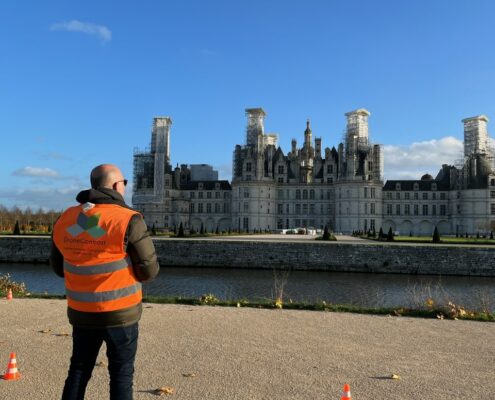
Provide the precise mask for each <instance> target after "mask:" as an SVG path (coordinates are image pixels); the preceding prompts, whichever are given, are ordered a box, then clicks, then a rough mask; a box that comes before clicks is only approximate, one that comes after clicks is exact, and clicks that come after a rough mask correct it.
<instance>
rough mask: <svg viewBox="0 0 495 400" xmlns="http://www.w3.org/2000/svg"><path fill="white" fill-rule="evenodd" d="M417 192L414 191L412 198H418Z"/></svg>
mask: <svg viewBox="0 0 495 400" xmlns="http://www.w3.org/2000/svg"><path fill="white" fill-rule="evenodd" d="M418 198H419V197H418V192H414V200H418Z"/></svg>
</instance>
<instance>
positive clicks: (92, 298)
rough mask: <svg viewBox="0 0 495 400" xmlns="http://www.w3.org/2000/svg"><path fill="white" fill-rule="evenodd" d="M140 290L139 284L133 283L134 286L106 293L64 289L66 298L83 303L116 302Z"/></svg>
mask: <svg viewBox="0 0 495 400" xmlns="http://www.w3.org/2000/svg"><path fill="white" fill-rule="evenodd" d="M140 290H141V284H140V283H139V282H138V283H135V284H134V285H131V286H127V287H125V288H121V289H116V290H109V291H107V292H75V291H73V290H69V289H67V288H65V292H66V293H67V297H69V298H70V299H71V300H74V301H80V302H83V303H95V302H103V301H110V300H117V299H121V298H123V297H127V296H130V295H131V294H135V293H137V292H139V291H140Z"/></svg>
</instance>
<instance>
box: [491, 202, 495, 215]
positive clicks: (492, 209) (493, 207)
mask: <svg viewBox="0 0 495 400" xmlns="http://www.w3.org/2000/svg"><path fill="white" fill-rule="evenodd" d="M490 212H491V214H492V215H493V214H495V203H492V204H490Z"/></svg>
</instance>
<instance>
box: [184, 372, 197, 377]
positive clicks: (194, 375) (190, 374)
mask: <svg viewBox="0 0 495 400" xmlns="http://www.w3.org/2000/svg"><path fill="white" fill-rule="evenodd" d="M182 376H183V377H185V378H194V377H196V374H195V373H188V374H182Z"/></svg>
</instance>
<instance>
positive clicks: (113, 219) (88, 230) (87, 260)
mask: <svg viewBox="0 0 495 400" xmlns="http://www.w3.org/2000/svg"><path fill="white" fill-rule="evenodd" d="M88 205H89V206H88ZM91 206H92V208H90V207H91ZM134 214H138V213H137V212H136V211H133V210H130V209H128V208H124V207H120V206H118V205H114V204H92V203H86V204H84V205H79V206H75V207H71V208H69V209H68V210H66V211H65V212H64V213H63V214H62V216H61V217H60V218H59V220H58V221H57V223H56V224H55V226H54V229H53V241H54V243H55V245H56V246H57V248H58V249H59V251H60V252H61V253H62V255H63V257H64V276H65V289H66V294H67V301H68V306H69V307H70V308H72V309H74V310H78V311H84V312H105V311H115V310H121V309H124V308H128V307H132V306H134V305H136V304H139V303H140V302H141V299H142V292H141V284H140V283H139V282H138V281H137V279H136V277H135V276H134V272H133V269H132V263H131V260H130V257H129V255H128V254H127V253H126V251H125V249H124V238H125V233H126V230H127V226H128V224H129V221H130V219H131V217H132V216H133V215H134Z"/></svg>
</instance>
